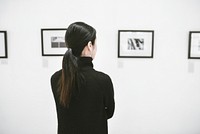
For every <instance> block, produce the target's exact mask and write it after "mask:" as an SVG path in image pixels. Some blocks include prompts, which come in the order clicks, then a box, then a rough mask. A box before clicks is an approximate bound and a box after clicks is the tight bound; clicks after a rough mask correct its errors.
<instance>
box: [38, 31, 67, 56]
mask: <svg viewBox="0 0 200 134" xmlns="http://www.w3.org/2000/svg"><path fill="white" fill-rule="evenodd" d="M66 31H67V29H64V28H59V29H56V28H51V29H41V43H42V56H63V55H64V54H65V52H66V51H67V46H66V44H65V33H66Z"/></svg>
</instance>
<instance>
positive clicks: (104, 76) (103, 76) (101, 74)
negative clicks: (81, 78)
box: [95, 70, 111, 81]
mask: <svg viewBox="0 0 200 134" xmlns="http://www.w3.org/2000/svg"><path fill="white" fill-rule="evenodd" d="M95 72H96V74H97V77H98V78H99V79H102V80H106V81H111V78H110V76H109V75H108V74H107V73H105V72H102V71H96V70H95Z"/></svg>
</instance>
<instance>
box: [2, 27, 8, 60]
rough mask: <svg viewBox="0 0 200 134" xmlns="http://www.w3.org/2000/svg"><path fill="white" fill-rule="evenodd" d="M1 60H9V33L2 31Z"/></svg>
mask: <svg viewBox="0 0 200 134" xmlns="http://www.w3.org/2000/svg"><path fill="white" fill-rule="evenodd" d="M0 58H8V50H7V31H0Z"/></svg>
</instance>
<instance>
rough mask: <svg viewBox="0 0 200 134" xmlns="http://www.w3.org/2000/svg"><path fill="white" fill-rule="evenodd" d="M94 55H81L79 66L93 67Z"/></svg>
mask: <svg viewBox="0 0 200 134" xmlns="http://www.w3.org/2000/svg"><path fill="white" fill-rule="evenodd" d="M92 60H93V59H92V57H80V58H79V59H78V66H79V67H81V68H82V67H92V68H93V63H92Z"/></svg>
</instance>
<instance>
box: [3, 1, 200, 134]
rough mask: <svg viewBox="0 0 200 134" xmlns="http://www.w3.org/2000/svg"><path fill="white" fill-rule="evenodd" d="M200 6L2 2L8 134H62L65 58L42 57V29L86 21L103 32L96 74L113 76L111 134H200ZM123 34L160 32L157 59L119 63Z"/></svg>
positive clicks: (177, 3) (5, 127) (188, 3)
mask: <svg viewBox="0 0 200 134" xmlns="http://www.w3.org/2000/svg"><path fill="white" fill-rule="evenodd" d="M199 5H200V1H199V0H56V1H55V0H0V30H6V31H7V41H8V58H7V59H0V134H56V131H57V126H56V125H57V118H56V111H55V104H54V100H53V96H52V93H51V88H50V77H51V75H52V74H53V73H54V72H55V71H56V70H59V69H60V68H61V62H62V57H61V56H57V57H56V56H55V57H48V56H42V54H41V33H40V30H41V28H66V27H67V26H68V25H69V24H70V23H72V22H74V21H84V22H86V23H88V24H90V25H92V26H94V27H95V28H96V30H97V32H98V33H97V36H98V37H97V45H98V52H97V56H96V59H95V60H94V67H95V69H97V70H100V71H103V72H105V73H107V74H109V75H110V77H111V78H112V80H113V84H114V88H115V100H116V110H115V115H114V117H113V118H112V119H111V120H109V133H110V134H199V133H200V128H199V124H200V107H199V106H200V60H198V59H196V60H191V59H187V56H188V39H189V31H200V15H199V13H200V8H199ZM118 30H154V32H155V36H154V57H153V58H149V59H147V58H128V59H127V58H117V49H118V47H117V45H118V41H117V40H118Z"/></svg>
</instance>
